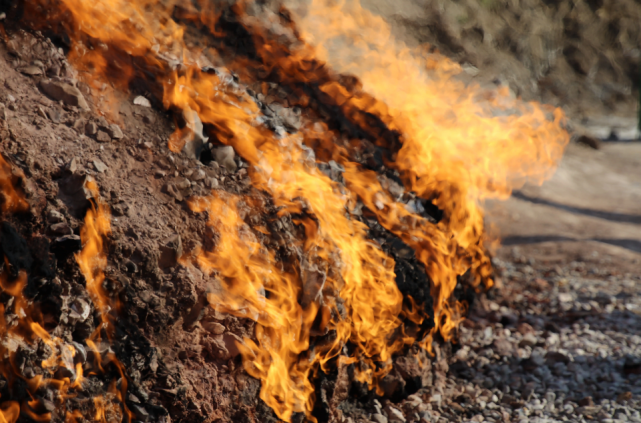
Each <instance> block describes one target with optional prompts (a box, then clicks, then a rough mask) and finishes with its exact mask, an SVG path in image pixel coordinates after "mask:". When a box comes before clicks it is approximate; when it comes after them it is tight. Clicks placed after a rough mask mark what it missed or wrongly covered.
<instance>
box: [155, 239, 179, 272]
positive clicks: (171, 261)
mask: <svg viewBox="0 0 641 423" xmlns="http://www.w3.org/2000/svg"><path fill="white" fill-rule="evenodd" d="M182 253H183V245H182V240H181V238H180V235H178V234H174V235H172V236H171V237H169V238H168V239H167V240H165V242H164V243H163V245H161V246H160V258H159V259H158V266H160V267H161V268H167V267H173V266H175V265H176V263H178V259H179V258H180V256H181V255H182Z"/></svg>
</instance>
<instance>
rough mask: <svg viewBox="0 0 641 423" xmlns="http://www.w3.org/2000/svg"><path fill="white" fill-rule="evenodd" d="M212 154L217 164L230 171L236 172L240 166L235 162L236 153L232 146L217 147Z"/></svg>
mask: <svg viewBox="0 0 641 423" xmlns="http://www.w3.org/2000/svg"><path fill="white" fill-rule="evenodd" d="M211 153H212V155H213V156H214V160H215V161H216V163H218V164H219V165H220V166H222V167H224V168H225V169H227V170H228V171H230V172H235V171H236V169H237V168H238V165H236V162H235V161H234V157H236V153H235V152H234V148H233V147H232V146H230V145H226V146H224V147H216V148H213V149H212V150H211Z"/></svg>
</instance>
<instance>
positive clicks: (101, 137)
mask: <svg viewBox="0 0 641 423" xmlns="http://www.w3.org/2000/svg"><path fill="white" fill-rule="evenodd" d="M96 141H98V142H111V137H110V136H109V134H108V133H106V132H104V131H98V132H97V133H96Z"/></svg>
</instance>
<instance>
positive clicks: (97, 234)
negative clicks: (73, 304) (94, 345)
mask: <svg viewBox="0 0 641 423" xmlns="http://www.w3.org/2000/svg"><path fill="white" fill-rule="evenodd" d="M86 187H87V189H88V190H89V191H90V192H91V193H92V196H93V198H99V197H100V193H99V192H98V186H97V185H96V183H95V181H93V180H89V181H87V183H86ZM96 203H97V204H92V207H91V208H90V209H89V210H87V214H86V216H85V224H84V226H83V227H82V229H81V230H80V240H81V241H82V245H83V246H82V250H81V251H80V252H79V253H77V254H76V261H77V262H78V266H79V267H80V272H81V273H82V275H83V276H84V277H85V280H86V284H87V291H89V295H90V296H91V299H92V301H93V303H94V306H95V307H96V309H97V310H98V312H99V313H100V318H101V320H102V324H103V326H105V328H106V327H107V326H108V325H109V321H108V317H109V311H110V310H111V304H110V303H111V300H110V299H109V296H108V294H107V293H106V292H105V289H104V287H103V285H102V284H103V282H104V280H105V274H104V270H105V268H106V267H107V255H106V254H105V252H104V249H103V238H104V237H106V236H108V235H109V234H110V233H111V223H110V213H109V208H108V207H107V206H106V205H105V204H103V203H102V202H101V201H96ZM99 331H100V328H99V329H98V332H99Z"/></svg>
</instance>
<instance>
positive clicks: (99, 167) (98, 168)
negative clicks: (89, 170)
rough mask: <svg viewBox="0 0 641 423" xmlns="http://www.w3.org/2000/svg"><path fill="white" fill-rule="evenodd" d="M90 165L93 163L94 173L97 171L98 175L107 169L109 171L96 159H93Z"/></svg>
mask: <svg viewBox="0 0 641 423" xmlns="http://www.w3.org/2000/svg"><path fill="white" fill-rule="evenodd" d="M92 163H93V167H94V168H95V169H96V171H98V172H100V173H104V172H105V171H106V170H107V169H109V168H108V167H107V165H106V164H104V163H103V162H101V161H100V160H98V159H94V161H93V162H92Z"/></svg>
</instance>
